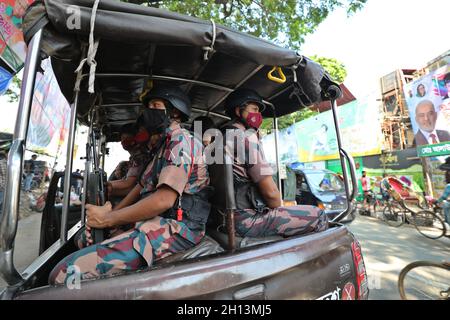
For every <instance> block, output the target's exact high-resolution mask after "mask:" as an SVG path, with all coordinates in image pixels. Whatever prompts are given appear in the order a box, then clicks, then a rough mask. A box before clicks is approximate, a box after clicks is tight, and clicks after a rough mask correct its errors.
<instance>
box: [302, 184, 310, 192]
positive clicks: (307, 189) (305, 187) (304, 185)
mask: <svg viewBox="0 0 450 320" xmlns="http://www.w3.org/2000/svg"><path fill="white" fill-rule="evenodd" d="M300 190H302V191H309V187H308V184H307V183H306V182H302V184H301V185H300Z"/></svg>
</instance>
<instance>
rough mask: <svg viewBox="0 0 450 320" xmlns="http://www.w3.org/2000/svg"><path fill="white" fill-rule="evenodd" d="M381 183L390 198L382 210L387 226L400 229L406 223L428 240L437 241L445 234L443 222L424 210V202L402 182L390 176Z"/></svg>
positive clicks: (433, 213)
mask: <svg viewBox="0 0 450 320" xmlns="http://www.w3.org/2000/svg"><path fill="white" fill-rule="evenodd" d="M381 183H382V184H383V186H384V188H385V189H386V190H387V192H388V193H389V195H390V196H391V198H392V199H391V200H390V201H388V203H387V205H386V207H385V208H384V210H383V218H384V221H386V223H387V224H388V225H390V226H392V227H400V226H401V225H403V224H404V223H406V222H408V223H410V224H411V225H413V226H414V227H415V228H416V229H417V231H419V233H420V234H422V235H424V236H425V237H427V238H430V239H439V238H440V237H442V236H444V235H445V234H446V227H445V224H444V221H443V220H442V219H441V218H440V217H439V216H438V215H437V214H436V213H435V212H433V211H430V210H426V209H424V208H423V203H424V202H426V200H425V199H424V198H423V197H422V196H421V195H419V194H418V193H417V192H415V191H414V190H412V188H411V187H410V186H408V185H407V184H406V183H405V182H404V181H403V180H400V179H398V178H396V177H392V176H390V177H386V178H383V180H381Z"/></svg>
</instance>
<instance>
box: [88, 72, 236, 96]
mask: <svg viewBox="0 0 450 320" xmlns="http://www.w3.org/2000/svg"><path fill="white" fill-rule="evenodd" d="M88 76H89V74H87V73H85V74H83V75H82V78H83V79H84V78H86V77H88ZM95 77H96V78H121V77H124V78H149V79H153V80H164V81H165V80H168V81H181V82H186V83H192V84H197V85H200V86H204V87H209V88H213V89H217V90H221V91H226V92H233V91H234V89H231V88H228V87H224V86H221V85H218V84H213V83H208V82H204V81H198V80H192V79H186V78H178V77H168V76H158V75H148V74H140V73H97V74H95Z"/></svg>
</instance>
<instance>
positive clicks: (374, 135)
mask: <svg viewBox="0 0 450 320" xmlns="http://www.w3.org/2000/svg"><path fill="white" fill-rule="evenodd" d="M338 115H339V119H338V121H339V125H340V129H341V137H342V144H343V147H344V149H345V150H346V151H348V152H349V153H350V154H351V155H352V156H354V157H357V156H366V155H373V154H379V153H381V141H382V135H381V125H380V119H379V117H380V112H379V106H378V104H377V102H376V100H375V99H369V98H368V99H365V100H356V101H352V102H350V103H347V104H345V105H342V106H341V107H339V108H338ZM294 127H295V132H296V136H297V145H298V161H300V162H314V161H321V160H328V159H337V158H339V155H338V146H337V140H336V132H335V127H334V121H333V115H332V112H331V110H330V111H327V112H323V113H321V114H319V115H317V116H314V117H311V118H308V119H306V120H303V121H301V122H299V123H296V124H295V125H294Z"/></svg>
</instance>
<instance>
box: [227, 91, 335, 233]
mask: <svg viewBox="0 0 450 320" xmlns="http://www.w3.org/2000/svg"><path fill="white" fill-rule="evenodd" d="M264 107H265V105H264V103H263V99H262V97H261V96H260V95H259V94H258V93H256V92H255V91H253V90H250V89H238V90H236V91H234V92H233V93H232V94H230V95H229V96H228V98H227V100H226V101H225V108H226V112H227V114H228V115H229V116H230V117H231V119H232V120H231V121H230V122H229V123H227V124H226V125H225V126H224V127H223V129H224V132H225V137H226V141H227V142H226V145H227V150H228V151H227V152H229V154H230V156H231V157H232V159H233V176H234V188H235V195H236V205H237V211H236V213H235V228H236V232H237V233H238V234H239V235H240V236H242V237H245V236H249V237H264V236H273V235H282V236H291V235H296V234H302V233H309V232H318V231H322V230H325V229H327V226H328V221H327V217H326V215H325V214H324V212H323V211H322V210H320V209H319V208H317V207H313V206H305V205H301V206H290V207H282V206H281V197H280V192H279V190H278V188H277V186H276V184H275V182H274V180H273V178H272V175H273V170H272V168H271V167H270V165H269V164H268V163H267V161H266V160H265V158H264V153H263V149H262V146H261V143H260V140H259V132H258V128H259V127H260V125H261V123H262V115H261V112H263V110H264ZM230 137H232V138H230ZM241 151H242V152H241Z"/></svg>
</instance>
